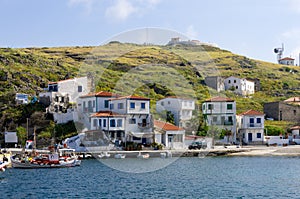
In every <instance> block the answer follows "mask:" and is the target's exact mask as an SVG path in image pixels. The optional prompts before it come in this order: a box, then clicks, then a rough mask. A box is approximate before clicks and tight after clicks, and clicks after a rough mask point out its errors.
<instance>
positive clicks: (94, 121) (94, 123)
mask: <svg viewBox="0 0 300 199" xmlns="http://www.w3.org/2000/svg"><path fill="white" fill-rule="evenodd" d="M93 126H94V127H96V126H97V120H96V119H94V120H93Z"/></svg>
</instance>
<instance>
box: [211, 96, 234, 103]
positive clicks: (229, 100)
mask: <svg viewBox="0 0 300 199" xmlns="http://www.w3.org/2000/svg"><path fill="white" fill-rule="evenodd" d="M205 102H234V100H233V99H230V98H227V97H219V96H218V97H213V98H210V99H208V100H205Z"/></svg>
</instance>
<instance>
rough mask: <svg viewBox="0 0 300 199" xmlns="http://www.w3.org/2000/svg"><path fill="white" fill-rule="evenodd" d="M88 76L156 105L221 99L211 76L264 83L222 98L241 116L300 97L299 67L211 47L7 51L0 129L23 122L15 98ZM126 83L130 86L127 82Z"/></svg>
mask: <svg viewBox="0 0 300 199" xmlns="http://www.w3.org/2000/svg"><path fill="white" fill-rule="evenodd" d="M166 67H167V68H166ZM162 69H163V70H162ZM87 71H88V72H92V73H93V74H94V75H95V80H96V83H97V85H96V90H109V91H115V92H119V93H121V94H132V93H136V94H139V95H144V96H147V97H150V98H151V99H153V100H152V101H151V102H152V104H154V103H155V100H157V99H161V98H163V97H164V96H166V95H173V94H176V95H178V94H179V93H181V94H183V95H185V96H190V97H196V98H197V99H198V102H199V103H201V101H203V100H205V99H207V98H209V97H210V96H211V95H218V93H216V92H215V91H213V90H212V89H209V88H207V87H206V86H205V85H203V80H204V77H205V76H208V75H220V76H231V75H234V76H237V77H248V78H259V79H260V81H261V87H262V90H261V91H260V92H257V93H255V95H254V96H253V97H252V98H242V97H240V96H236V95H234V94H233V93H231V92H223V93H221V94H223V95H227V96H228V97H231V98H234V99H235V100H236V101H237V112H238V113H241V112H243V111H246V110H248V109H250V108H251V109H256V110H259V111H262V110H263V103H264V102H270V101H277V100H282V99H285V98H287V97H289V96H299V95H300V91H299V88H300V81H299V80H300V73H299V67H297V66H289V67H287V66H283V65H278V64H273V63H267V62H262V61H257V60H252V59H248V58H246V57H244V56H240V55H235V54H232V53H231V52H229V51H226V50H221V49H219V48H214V47H209V46H203V47H186V46H179V47H172V48H171V47H168V46H139V45H134V44H119V43H113V44H108V45H105V46H100V47H97V48H95V47H57V48H25V49H7V48H3V49H0V79H2V81H0V101H1V102H2V104H0V108H1V109H0V110H1V112H0V117H1V119H0V123H1V124H0V125H7V124H8V123H9V122H7V121H6V119H5V118H7V117H10V116H12V115H13V117H14V123H15V124H17V123H20V122H21V123H22V122H23V121H20V120H19V119H18V117H20V114H21V112H20V111H19V112H18V111H17V112H15V113H14V114H12V113H13V112H14V110H15V108H16V107H14V105H13V103H12V101H13V96H14V93H16V92H24V93H28V94H31V95H36V94H37V93H38V92H40V91H41V90H42V87H45V86H46V85H47V83H48V81H57V80H60V79H63V78H65V77H66V76H67V77H73V76H77V75H78V74H84V73H85V72H87ZM291 71H292V72H291ZM3 77H7V80H5V78H3ZM128 78H130V80H131V81H126V80H127V79H128ZM178 78H179V79H178ZM133 80H136V81H133ZM164 84H165V85H167V86H164ZM152 108H154V106H152ZM4 121H6V122H4ZM13 126H15V125H12V128H13Z"/></svg>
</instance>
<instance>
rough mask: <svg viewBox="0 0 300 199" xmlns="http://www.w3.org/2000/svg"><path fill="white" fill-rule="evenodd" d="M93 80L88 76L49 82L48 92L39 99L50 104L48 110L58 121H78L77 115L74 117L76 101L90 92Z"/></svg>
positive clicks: (41, 94)
mask: <svg viewBox="0 0 300 199" xmlns="http://www.w3.org/2000/svg"><path fill="white" fill-rule="evenodd" d="M91 82H92V80H91V79H90V78H88V77H79V78H73V79H67V80H62V81H58V82H49V84H48V88H46V89H45V91H46V92H42V93H40V94H39V100H40V102H41V103H43V104H45V105H46V106H48V112H50V113H53V116H54V121H56V122H57V123H66V122H68V121H71V120H75V121H76V120H77V117H75V118H74V116H75V115H76V114H74V110H75V106H76V101H77V99H78V97H80V96H82V95H86V94H88V93H89V92H90V90H91V88H92V85H91Z"/></svg>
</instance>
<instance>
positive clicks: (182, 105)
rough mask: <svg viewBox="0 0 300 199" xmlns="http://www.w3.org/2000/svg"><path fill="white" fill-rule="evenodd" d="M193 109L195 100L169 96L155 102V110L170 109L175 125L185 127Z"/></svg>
mask: <svg viewBox="0 0 300 199" xmlns="http://www.w3.org/2000/svg"><path fill="white" fill-rule="evenodd" d="M194 110H195V100H193V99H187V98H180V97H176V96H169V97H166V98H164V99H161V100H158V101H157V102H156V111H157V112H158V113H159V112H163V111H170V112H171V113H172V114H173V115H174V122H175V125H176V126H179V127H183V128H186V127H188V125H189V124H188V123H189V121H190V120H191V119H192V116H193V111H194Z"/></svg>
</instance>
